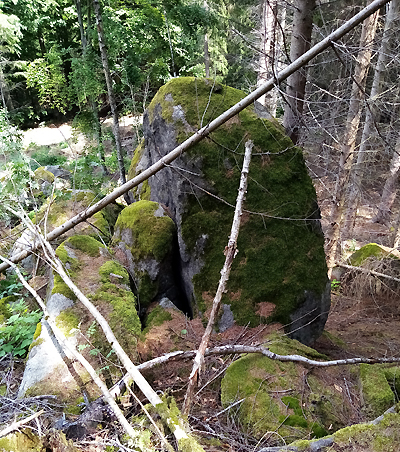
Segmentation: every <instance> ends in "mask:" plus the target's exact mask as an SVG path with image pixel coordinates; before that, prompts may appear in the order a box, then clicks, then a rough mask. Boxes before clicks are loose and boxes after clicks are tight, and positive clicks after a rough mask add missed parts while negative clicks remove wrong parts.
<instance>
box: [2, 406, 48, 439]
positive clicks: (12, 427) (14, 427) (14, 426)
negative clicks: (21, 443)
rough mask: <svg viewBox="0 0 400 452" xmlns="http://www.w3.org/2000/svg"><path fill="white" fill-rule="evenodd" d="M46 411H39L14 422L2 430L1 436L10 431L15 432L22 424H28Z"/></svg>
mask: <svg viewBox="0 0 400 452" xmlns="http://www.w3.org/2000/svg"><path fill="white" fill-rule="evenodd" d="M43 413H44V410H40V411H38V412H37V413H34V414H32V415H31V416H28V417H26V418H25V419H22V420H20V421H18V422H13V423H12V424H11V425H9V426H8V427H6V428H4V429H3V430H1V431H0V438H1V437H2V436H6V435H8V434H9V433H11V432H13V431H14V430H18V429H19V428H20V427H21V426H22V425H24V424H27V423H28V422H30V421H32V420H33V419H36V418H38V417H39V416H40V415H41V414H43Z"/></svg>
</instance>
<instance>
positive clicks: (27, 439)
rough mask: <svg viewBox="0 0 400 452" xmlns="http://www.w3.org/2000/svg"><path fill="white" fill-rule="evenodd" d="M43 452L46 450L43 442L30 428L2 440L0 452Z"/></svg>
mask: <svg viewBox="0 0 400 452" xmlns="http://www.w3.org/2000/svg"><path fill="white" fill-rule="evenodd" d="M42 450H44V445H43V443H42V441H41V440H40V438H39V437H37V436H36V435H34V434H33V433H32V430H31V429H29V428H26V429H23V430H21V431H18V432H12V433H10V434H9V435H7V436H4V437H3V438H0V451H2V452H5V451H10V452H15V451H18V452H35V451H37V452H40V451H42Z"/></svg>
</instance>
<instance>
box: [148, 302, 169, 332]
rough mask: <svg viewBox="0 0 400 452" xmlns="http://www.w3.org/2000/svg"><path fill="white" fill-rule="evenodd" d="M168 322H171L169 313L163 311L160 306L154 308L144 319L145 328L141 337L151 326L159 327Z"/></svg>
mask: <svg viewBox="0 0 400 452" xmlns="http://www.w3.org/2000/svg"><path fill="white" fill-rule="evenodd" d="M169 320H172V315H171V313H170V312H168V311H167V310H165V309H163V308H162V307H161V306H157V307H155V308H154V309H153V310H152V311H151V312H150V314H149V315H148V316H147V318H146V327H145V329H144V330H143V335H145V334H146V333H147V332H148V331H149V330H150V329H151V328H152V327H153V326H160V325H162V324H163V323H164V322H168V321H169Z"/></svg>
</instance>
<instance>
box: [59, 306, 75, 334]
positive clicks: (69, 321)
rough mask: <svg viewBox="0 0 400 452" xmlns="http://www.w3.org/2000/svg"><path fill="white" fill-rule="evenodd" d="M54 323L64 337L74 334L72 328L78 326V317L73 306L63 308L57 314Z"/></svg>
mask: <svg viewBox="0 0 400 452" xmlns="http://www.w3.org/2000/svg"><path fill="white" fill-rule="evenodd" d="M56 325H57V327H58V328H59V329H60V330H61V331H62V332H63V333H64V335H65V336H66V337H70V336H73V334H74V333H73V330H76V329H77V328H78V327H79V318H78V317H77V315H76V314H75V313H74V311H73V308H69V309H65V310H64V311H62V312H61V313H60V314H59V315H58V316H57V318H56Z"/></svg>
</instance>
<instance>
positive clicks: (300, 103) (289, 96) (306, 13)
mask: <svg viewBox="0 0 400 452" xmlns="http://www.w3.org/2000/svg"><path fill="white" fill-rule="evenodd" d="M314 8H315V0H297V2H296V5H295V12H294V17H293V31H292V39H291V43H290V60H291V61H295V60H296V59H297V58H300V57H301V55H303V54H304V53H306V52H307V51H308V50H309V49H310V46H311V34H312V23H313V21H312V15H313V11H314ZM306 75H307V72H306V69H305V68H304V67H303V68H302V69H301V70H299V71H297V72H295V73H294V74H293V75H291V76H290V77H289V78H288V82H287V88H286V102H287V105H286V106H285V115H284V118H283V126H284V127H285V129H286V133H287V134H288V135H289V137H290V138H291V139H292V141H293V143H294V144H296V143H297V142H298V139H299V133H300V125H301V117H302V114H303V107H304V95H305V90H306Z"/></svg>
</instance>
